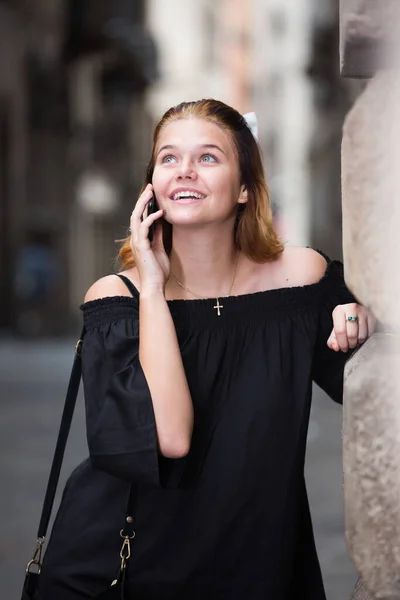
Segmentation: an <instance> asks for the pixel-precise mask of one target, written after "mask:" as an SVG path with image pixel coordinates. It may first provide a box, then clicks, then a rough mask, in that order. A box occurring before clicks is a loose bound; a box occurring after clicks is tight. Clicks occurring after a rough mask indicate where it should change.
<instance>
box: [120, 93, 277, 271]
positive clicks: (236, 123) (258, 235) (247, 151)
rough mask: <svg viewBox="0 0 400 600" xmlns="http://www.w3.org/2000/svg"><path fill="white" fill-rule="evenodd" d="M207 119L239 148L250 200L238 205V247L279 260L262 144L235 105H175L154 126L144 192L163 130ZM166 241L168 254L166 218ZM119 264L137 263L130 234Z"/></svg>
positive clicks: (209, 102)
mask: <svg viewBox="0 0 400 600" xmlns="http://www.w3.org/2000/svg"><path fill="white" fill-rule="evenodd" d="M188 118H196V119H204V120H206V121H211V122H212V123H215V124H216V125H218V126H219V127H221V128H222V129H224V130H227V131H229V133H230V135H231V136H232V139H233V142H234V145H235V147H236V151H237V157H238V162H239V170H240V178H241V185H244V186H245V187H246V190H247V202H246V203H245V204H238V208H237V213H236V221H235V228H234V242H235V246H236V248H237V249H238V250H240V251H241V252H243V254H245V255H246V256H247V257H248V258H250V259H251V260H253V261H254V262H257V263H264V262H267V261H272V260H275V259H276V258H277V257H278V256H279V255H280V254H281V252H282V251H283V249H284V247H283V244H282V242H281V240H280V239H279V237H278V235H277V233H276V231H275V229H274V227H273V221H272V210H271V201H270V196H269V192H268V187H267V183H266V181H265V175H264V168H263V164H262V158H261V153H260V148H259V145H258V143H257V141H256V139H255V138H254V136H253V134H252V132H251V131H250V129H249V127H248V125H247V123H246V120H245V119H244V118H243V116H242V115H241V114H240V113H239V112H238V111H237V110H235V109H234V108H231V107H230V106H228V105H227V104H224V103H223V102H220V101H218V100H213V99H205V100H198V101H196V102H182V103H181V104H178V105H177V106H173V107H172V108H170V109H169V110H167V112H166V113H165V114H164V115H163V117H162V118H161V119H160V120H159V121H158V123H157V124H156V126H155V129H154V135H153V150H152V154H151V159H150V162H149V164H148V167H147V171H146V178H145V181H144V183H143V186H142V189H141V192H143V190H144V189H145V187H146V185H147V184H148V183H152V180H153V172H154V166H155V161H156V149H157V146H158V141H159V138H160V133H161V131H162V129H163V128H164V127H165V126H166V125H169V123H172V122H173V121H176V120H178V119H188ZM163 232H164V244H165V249H166V251H167V253H169V252H170V251H171V247H172V226H171V225H170V224H169V223H167V222H166V221H165V220H164V221H163ZM117 260H118V263H119V266H120V267H121V268H122V269H128V268H130V267H133V266H134V259H133V254H132V250H131V247H130V237H127V238H125V239H124V240H121V247H120V250H119V253H118V257H117Z"/></svg>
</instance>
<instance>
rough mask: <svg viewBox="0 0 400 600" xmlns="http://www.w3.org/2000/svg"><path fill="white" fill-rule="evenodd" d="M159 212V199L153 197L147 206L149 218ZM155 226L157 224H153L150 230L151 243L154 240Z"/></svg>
mask: <svg viewBox="0 0 400 600" xmlns="http://www.w3.org/2000/svg"><path fill="white" fill-rule="evenodd" d="M157 211H158V204H157V199H156V197H155V196H154V195H153V197H152V198H151V200H149V203H148V205H147V216H149V215H152V214H153V213H155V212H157ZM155 225H156V224H155V223H152V224H151V225H150V228H149V241H150V242H152V241H153V238H154V228H155Z"/></svg>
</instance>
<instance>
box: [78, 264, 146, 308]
mask: <svg viewBox="0 0 400 600" xmlns="http://www.w3.org/2000/svg"><path fill="white" fill-rule="evenodd" d="M135 272H136V269H128V270H127V271H124V273H123V274H124V275H125V277H128V279H130V280H131V281H132V283H133V284H134V285H135V286H136V279H137V277H136V273H135ZM110 296H131V293H130V291H129V290H128V288H127V287H126V285H125V283H124V282H123V281H122V280H121V279H120V278H119V277H117V276H116V275H106V276H105V277H101V279H98V280H97V281H95V283H93V285H91V286H90V288H89V289H88V291H87V292H86V295H85V299H84V302H90V301H92V300H99V299H100V298H108V297H110Z"/></svg>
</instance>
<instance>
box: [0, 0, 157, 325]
mask: <svg viewBox="0 0 400 600" xmlns="http://www.w3.org/2000/svg"><path fill="white" fill-rule="evenodd" d="M0 32H1V38H0V39H1V41H0V44H1V52H0V136H1V142H0V143H1V148H2V153H1V175H0V182H1V183H0V186H1V208H0V227H1V232H2V233H3V235H2V236H1V239H2V242H1V258H0V261H1V286H2V294H1V303H2V304H1V308H2V310H0V315H1V317H0V318H1V324H0V327H1V329H2V330H3V331H9V332H19V333H21V334H22V335H25V334H26V335H28V334H29V335H39V334H49V335H51V334H62V333H66V332H68V331H69V330H70V328H74V327H75V325H74V324H75V322H76V321H77V320H78V318H79V317H78V314H79V313H78V309H77V307H78V306H79V303H80V302H81V301H82V297H83V294H84V292H85V290H86V289H87V287H88V286H89V285H90V283H91V282H93V281H94V280H95V279H96V278H97V277H99V276H100V275H104V274H106V273H107V272H110V271H111V270H112V269H113V257H114V256H115V254H116V250H117V247H116V245H115V244H114V242H113V240H114V239H116V238H121V237H124V236H125V234H126V228H127V227H128V224H129V215H130V212H131V210H132V207H133V204H134V198H135V197H136V195H137V193H138V190H139V188H140V184H141V178H142V174H143V173H142V171H143V169H142V162H143V160H145V158H144V157H147V155H148V147H149V140H150V129H151V121H150V118H149V116H148V114H147V111H146V106H145V90H146V87H147V86H148V85H149V83H150V82H151V81H153V80H154V78H156V76H157V66H156V62H157V61H156V49H155V46H154V44H153V42H152V39H151V37H150V35H149V34H148V32H147V29H146V26H145V2H144V1H142V2H139V1H138V2H136V1H135V2H133V3H132V2H129V1H125V0H115V1H113V2H111V1H109V0H98V1H94V0H39V1H33V0H32V1H30V0H20V1H16V2H5V1H1V2H0ZM10 57H12V61H11V60H10ZM125 226H126V227H125Z"/></svg>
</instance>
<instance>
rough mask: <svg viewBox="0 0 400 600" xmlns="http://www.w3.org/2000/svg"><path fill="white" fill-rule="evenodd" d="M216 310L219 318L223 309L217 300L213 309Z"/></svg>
mask: <svg viewBox="0 0 400 600" xmlns="http://www.w3.org/2000/svg"><path fill="white" fill-rule="evenodd" d="M213 308H215V309H216V310H217V315H218V316H219V317H220V316H221V311H220V309H221V308H224V307H223V305H222V304H220V303H219V298H217V304H216V305H215V306H214V307H213Z"/></svg>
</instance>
